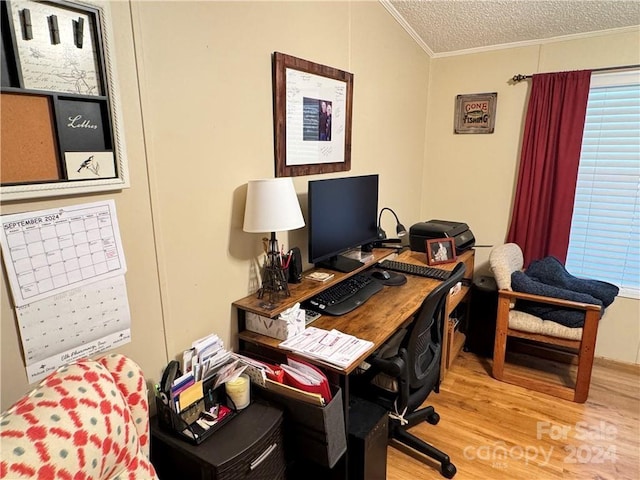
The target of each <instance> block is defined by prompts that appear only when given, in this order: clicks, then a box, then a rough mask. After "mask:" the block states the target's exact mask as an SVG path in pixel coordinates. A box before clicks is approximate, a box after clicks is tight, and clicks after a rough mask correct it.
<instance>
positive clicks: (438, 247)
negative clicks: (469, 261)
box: [426, 238, 456, 265]
mask: <svg viewBox="0 0 640 480" xmlns="http://www.w3.org/2000/svg"><path fill="white" fill-rule="evenodd" d="M426 250H427V265H440V264H441V263H452V262H455V261H456V244H455V241H454V239H453V238H433V239H430V240H427V248H426Z"/></svg>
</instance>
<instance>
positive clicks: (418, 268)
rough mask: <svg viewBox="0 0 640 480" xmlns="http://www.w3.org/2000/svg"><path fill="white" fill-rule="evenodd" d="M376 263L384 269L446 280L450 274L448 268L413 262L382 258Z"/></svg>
mask: <svg viewBox="0 0 640 480" xmlns="http://www.w3.org/2000/svg"><path fill="white" fill-rule="evenodd" d="M378 265H379V267H380V268H383V269H385V270H393V271H395V272H402V273H408V274H409V275H418V276H420V277H427V278H434V279H436V280H446V279H447V278H449V276H450V275H451V272H450V271H449V270H443V269H441V268H433V267H425V266H424V265H414V264H413V263H404V262H396V261H395V260H382V261H381V262H379V263H378Z"/></svg>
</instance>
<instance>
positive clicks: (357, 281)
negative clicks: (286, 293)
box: [303, 273, 382, 315]
mask: <svg viewBox="0 0 640 480" xmlns="http://www.w3.org/2000/svg"><path fill="white" fill-rule="evenodd" d="M380 290H382V283H380V282H378V281H377V280H374V279H373V278H371V277H370V276H368V275H363V274H362V273H357V274H356V275H354V276H353V277H349V278H347V279H346V280H343V281H342V282H340V283H338V284H336V285H334V286H332V287H329V288H327V289H326V290H324V291H323V292H320V293H319V294H317V295H316V296H315V297H313V298H311V299H309V300H307V301H306V302H305V304H304V305H303V306H304V307H305V308H310V309H311V310H315V311H316V312H320V313H323V314H327V315H344V314H345V313H349V312H350V311H351V310H353V309H355V308H357V307H359V306H360V305H362V304H363V303H364V302H366V301H367V300H369V298H371V297H372V296H373V295H375V294H376V293H378V292H379V291H380Z"/></svg>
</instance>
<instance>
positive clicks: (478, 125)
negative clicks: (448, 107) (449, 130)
mask: <svg viewBox="0 0 640 480" xmlns="http://www.w3.org/2000/svg"><path fill="white" fill-rule="evenodd" d="M497 101H498V93H497V92H493V93H476V94H472V95H458V96H456V110H455V125H454V132H455V133H493V131H494V129H495V124H496V103H497Z"/></svg>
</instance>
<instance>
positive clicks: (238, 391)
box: [224, 373, 251, 410]
mask: <svg viewBox="0 0 640 480" xmlns="http://www.w3.org/2000/svg"><path fill="white" fill-rule="evenodd" d="M224 386H225V390H226V392H227V396H228V397H229V398H230V399H231V401H232V402H233V404H234V405H235V407H236V410H242V409H243V408H246V407H248V406H249V403H250V402H251V382H250V380H249V377H248V376H247V375H245V374H244V373H243V374H242V375H240V376H239V377H238V378H236V379H234V380H231V381H229V382H227V383H225V384H224Z"/></svg>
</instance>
